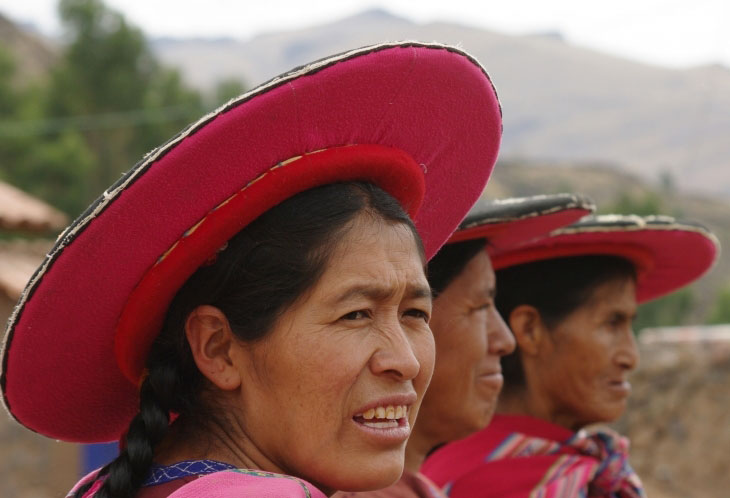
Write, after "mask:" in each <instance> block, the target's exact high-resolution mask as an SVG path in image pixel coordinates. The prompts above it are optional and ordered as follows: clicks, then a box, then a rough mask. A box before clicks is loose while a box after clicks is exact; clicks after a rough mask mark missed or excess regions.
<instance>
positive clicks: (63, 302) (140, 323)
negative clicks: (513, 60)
mask: <svg viewBox="0 0 730 498" xmlns="http://www.w3.org/2000/svg"><path fill="white" fill-rule="evenodd" d="M501 126H502V125H501V110H500V107H499V102H498V101H497V96H496V94H495V91H494V88H493V86H492V84H491V82H490V80H489V77H488V76H487V74H486V73H485V71H484V69H483V68H482V67H481V66H480V65H479V64H478V63H477V62H476V61H475V60H474V59H473V58H472V57H470V56H469V55H467V54H465V53H464V52H463V51H461V50H460V49H457V48H454V47H449V46H444V45H439V44H424V43H417V42H405V43H387V44H381V45H375V46H370V47H365V48H361V49H357V50H353V51H350V52H347V53H343V54H340V55H336V56H333V57H329V58H326V59H322V60H319V61H317V62H314V63H312V64H309V65H306V66H303V67H300V68H297V69H294V70H293V71H291V72H289V73H286V74H284V75H281V76H279V77H276V78H274V79H272V80H270V81H269V82H267V83H265V84H263V85H261V86H259V87H257V88H255V89H253V90H251V91H250V92H248V93H246V94H244V95H242V96H241V97H238V98H237V99H234V100H232V101H231V102H229V103H228V104H226V105H224V106H223V107H221V108H219V109H218V110H216V111H214V112H212V113H210V114H208V115H207V116H204V117H203V118H201V119H200V120H199V121H198V122H196V123H193V124H192V125H190V126H189V127H187V128H186V129H185V130H184V131H182V132H181V133H180V134H178V135H177V136H175V137H174V138H172V139H171V140H170V141H168V142H167V143H165V144H164V145H162V146H161V147H159V148H157V149H155V150H153V151H152V152H151V153H149V154H148V155H146V156H145V157H144V158H143V159H142V161H141V162H139V163H138V164H137V165H136V166H135V167H134V168H133V169H132V170H131V171H129V172H128V173H127V174H126V175H124V176H123V177H122V178H121V179H120V180H119V181H118V182H117V183H116V184H114V185H113V186H112V187H110V188H109V189H108V190H107V191H106V192H104V193H103V195H102V196H101V197H100V198H99V199H98V200H97V201H96V202H95V203H94V204H92V205H91V206H90V207H89V208H88V209H87V211H86V212H85V213H84V214H83V215H82V216H81V217H80V218H79V219H78V220H76V221H75V222H74V223H73V224H72V225H71V226H70V227H68V228H67V229H66V230H65V231H64V232H63V233H62V234H61V236H60V237H59V239H58V241H57V243H56V245H55V246H54V248H53V249H52V250H51V252H50V253H49V254H48V256H47V257H46V259H45V261H44V262H43V264H42V265H41V267H40V268H39V269H38V270H37V272H36V273H35V275H34V276H33V277H32V278H31V281H30V283H29V284H28V286H27V287H26V289H25V291H24V293H23V295H22V296H21V298H20V301H19V303H18V305H17V307H16V309H15V311H14V313H13V315H12V317H11V318H10V320H9V322H8V327H7V330H6V336H5V342H4V345H3V352H2V357H3V366H2V367H3V368H2V376H1V377H0V384H1V385H2V394H3V396H2V399H3V402H4V404H5V406H6V407H7V409H8V411H9V412H10V413H11V415H12V416H13V417H15V418H16V420H18V421H19V422H20V423H21V424H23V425H25V426H26V427H28V428H30V429H32V430H34V431H36V432H39V433H41V434H45V435H47V436H50V437H53V438H56V439H63V440H67V441H76V442H96V441H110V440H115V439H117V438H119V436H120V434H121V433H122V431H123V430H124V429H126V427H127V425H128V423H129V421H130V420H131V418H132V417H133V416H134V414H135V413H136V412H137V408H138V395H137V382H138V381H139V378H140V375H141V372H142V367H143V364H144V360H145V358H146V356H147V352H148V351H149V347H150V345H151V343H152V341H153V340H154V338H155V336H156V335H157V333H158V331H159V328H160V325H161V323H162V320H163V319H164V315H165V313H166V309H167V307H168V305H169V303H170V301H171V300H172V298H173V296H174V295H175V293H176V291H177V289H179V288H180V286H182V284H183V283H184V282H185V281H186V280H187V278H188V277H189V276H190V275H191V274H192V273H193V272H194V271H195V270H196V269H197V268H198V267H199V266H200V265H201V264H202V263H203V262H205V261H206V259H207V258H210V257H211V256H212V255H214V254H215V253H216V251H217V250H218V249H219V248H220V247H221V246H222V245H223V244H224V243H225V242H226V241H227V240H228V239H229V238H230V237H232V236H233V235H234V234H236V233H237V232H239V231H240V230H241V229H242V228H243V227H245V226H246V225H247V224H248V223H250V222H251V221H252V220H253V219H255V218H256V217H258V216H259V215H260V214H262V213H263V212H265V211H266V210H268V209H270V208H271V207H273V206H275V205H276V204H277V203H279V202H281V201H282V200H284V199H286V198H288V197H291V196H292V195H294V194H296V193H298V192H301V191H303V190H306V189H309V188H312V187H315V186H317V185H322V184H326V183H333V182H338V181H350V180H362V181H369V182H372V183H375V184H376V185H379V186H380V187H382V188H383V189H384V190H386V191H387V192H389V193H390V194H391V195H393V196H394V197H395V198H396V199H398V200H399V202H400V203H401V205H402V206H403V207H404V209H406V210H407V211H408V213H409V214H410V215H411V217H412V218H413V220H414V221H415V224H416V227H417V228H418V231H419V233H420V234H421V237H422V239H423V242H424V246H425V249H426V255H427V256H428V257H430V256H432V255H433V254H434V253H435V252H436V251H437V250H438V248H439V247H440V246H441V245H442V244H443V243H444V241H445V240H446V239H447V238H448V237H449V235H450V234H451V232H452V231H453V230H454V229H455V228H456V227H457V225H458V224H459V222H460V221H461V220H462V218H463V217H464V214H465V213H466V212H468V210H469V208H470V207H471V206H472V204H473V203H474V201H475V200H476V199H477V198H478V197H479V195H480V194H481V193H482V190H483V188H484V185H485V184H486V181H487V179H488V178H489V175H490V173H491V171H492V168H493V166H494V162H495V160H496V156H497V150H498V148H499V142H500V138H501Z"/></svg>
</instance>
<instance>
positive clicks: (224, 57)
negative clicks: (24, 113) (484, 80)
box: [154, 10, 730, 194]
mask: <svg viewBox="0 0 730 498" xmlns="http://www.w3.org/2000/svg"><path fill="white" fill-rule="evenodd" d="M402 39H418V40H427V41H428V40H438V41H441V42H449V43H456V44H459V45H461V46H462V47H463V48H464V49H466V50H467V51H469V52H471V53H472V54H474V55H475V56H476V57H477V58H478V59H479V60H481V61H482V63H483V64H484V65H485V66H486V68H487V70H488V71H489V72H490V74H492V76H493V79H494V82H495V85H496V87H497V90H498V92H499V94H500V97H501V100H502V103H503V107H504V119H505V133H504V146H503V157H508V158H509V157H522V158H540V159H544V158H549V159H555V160H568V161H594V160H599V161H605V162H609V163H613V164H616V165H618V166H620V167H621V168H623V169H624V170H625V171H630V172H633V173H634V174H637V175H639V176H641V177H642V178H645V179H649V180H651V181H655V180H656V179H657V177H658V176H659V175H660V174H661V173H662V172H664V171H668V172H671V173H672V174H673V175H674V177H675V178H676V179H677V183H678V185H679V186H680V187H681V188H682V189H685V190H704V191H711V192H718V193H724V194H729V193H730V139H728V136H730V68H726V67H722V66H716V67H715V66H713V67H700V68H694V69H690V70H675V69H667V68H661V67H655V66H650V65H646V64H640V63H637V62H632V61H629V60H625V59H620V58H617V57H612V56H609V55H606V54H603V53H599V52H596V51H592V50H586V49H583V48H581V47H578V46H575V45H572V44H570V43H568V42H566V41H564V40H562V39H561V38H560V36H556V35H545V36H509V35H504V34H500V33H496V32H492V31H487V30H483V29H478V28H474V27H467V26H462V25H457V24H448V23H430V24H416V23H413V22H411V21H409V20H406V19H403V18H399V17H396V16H393V15H391V14H389V13H387V12H384V11H382V10H374V11H368V12H364V13H362V14H360V15H357V16H353V17H349V18H346V19H342V20H339V21H336V22H332V23H329V24H325V25H321V26H314V27H312V28H308V29H300V30H295V31H284V32H276V33H269V34H266V35H261V36H257V37H255V38H253V39H251V40H248V41H239V40H233V39H221V40H212V41H211V40H157V41H156V42H155V43H154V48H155V50H156V52H157V54H158V55H159V56H160V57H161V58H162V60H164V61H165V62H166V63H168V64H170V65H174V66H178V67H180V68H181V69H182V72H183V74H184V75H185V77H186V78H187V79H188V80H189V81H190V82H191V83H193V84H195V85H197V86H199V87H203V88H210V87H212V86H213V85H214V83H215V82H216V81H219V80H221V79H224V78H230V77H236V78H243V79H244V80H246V81H248V82H249V83H251V84H258V83H260V82H262V81H264V80H265V79H268V78H270V77H272V76H274V75H276V74H278V73H280V72H282V71H285V70H287V69H290V68H292V67H294V66H296V65H299V64H302V63H306V62H308V61H311V60H314V59H317V58H319V57H322V56H325V55H327V54H330V53H334V52H338V51H342V50H346V49H349V48H352V47H357V46H361V45H365V44H368V43H373V42H379V41H383V40H402Z"/></svg>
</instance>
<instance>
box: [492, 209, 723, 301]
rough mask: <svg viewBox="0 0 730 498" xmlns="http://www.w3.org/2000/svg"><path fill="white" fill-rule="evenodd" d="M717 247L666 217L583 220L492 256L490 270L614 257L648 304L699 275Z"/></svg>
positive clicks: (698, 228)
mask: <svg viewBox="0 0 730 498" xmlns="http://www.w3.org/2000/svg"><path fill="white" fill-rule="evenodd" d="M719 249H720V243H719V242H718V240H717V238H716V237H715V236H714V235H713V234H712V232H710V231H709V230H708V229H707V228H705V227H704V226H702V225H700V224H698V223H694V222H688V221H679V220H676V219H675V218H672V217H670V216H647V217H641V216H633V215H628V216H623V215H599V216H588V217H586V218H584V219H582V220H581V221H579V222H577V223H575V224H573V225H571V226H568V227H565V228H560V229H558V230H555V231H554V232H552V233H551V234H550V235H549V236H546V237H541V238H539V239H535V240H533V241H532V242H528V243H526V244H524V245H521V246H519V247H516V248H512V249H509V250H505V251H499V252H497V253H495V254H493V255H492V265H493V266H494V269H495V271H496V270H501V269H504V268H508V267H511V266H515V265H520V264H524V263H532V262H535V261H542V260H547V259H554V258H563V257H571V256H586V255H599V254H600V255H611V256H620V257H623V258H626V259H628V260H629V261H631V262H632V263H633V264H634V266H635V268H636V273H637V277H638V280H637V289H636V298H637V300H638V302H640V303H641V302H644V301H648V300H650V299H655V298H657V297H660V296H663V295H665V294H668V293H670V292H672V291H674V290H677V289H679V288H680V287H683V286H685V285H687V284H689V283H691V282H693V281H694V280H696V279H698V278H700V277H701V276H702V275H704V274H705V273H706V272H707V271H708V270H709V269H710V268H711V267H712V265H713V264H714V263H715V261H716V260H717V257H718V255H719Z"/></svg>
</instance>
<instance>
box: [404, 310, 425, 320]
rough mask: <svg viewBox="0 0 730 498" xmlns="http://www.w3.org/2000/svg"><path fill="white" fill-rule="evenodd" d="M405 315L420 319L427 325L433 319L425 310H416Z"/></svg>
mask: <svg viewBox="0 0 730 498" xmlns="http://www.w3.org/2000/svg"><path fill="white" fill-rule="evenodd" d="M405 314H406V316H411V317H414V318H420V319H422V320H424V321H425V322H426V323H428V321H429V320H430V319H431V317H430V315H429V314H428V313H426V312H425V311H423V310H419V309H416V308H413V309H410V310H408V311H406V313H405Z"/></svg>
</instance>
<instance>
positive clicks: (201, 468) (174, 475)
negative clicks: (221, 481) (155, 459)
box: [142, 460, 236, 486]
mask: <svg viewBox="0 0 730 498" xmlns="http://www.w3.org/2000/svg"><path fill="white" fill-rule="evenodd" d="M235 468H236V466H235V465H231V464H229V463H224V462H218V461H216V460H185V461H182V462H177V463H173V464H172V465H153V466H152V469H151V470H150V474H149V476H148V477H147V479H145V481H144V482H143V483H142V486H154V485H156V484H163V483H166V482H170V481H174V480H175V479H180V478H181V477H187V476H201V475H207V474H213V473H215V472H221V471H223V470H234V469H235Z"/></svg>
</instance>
